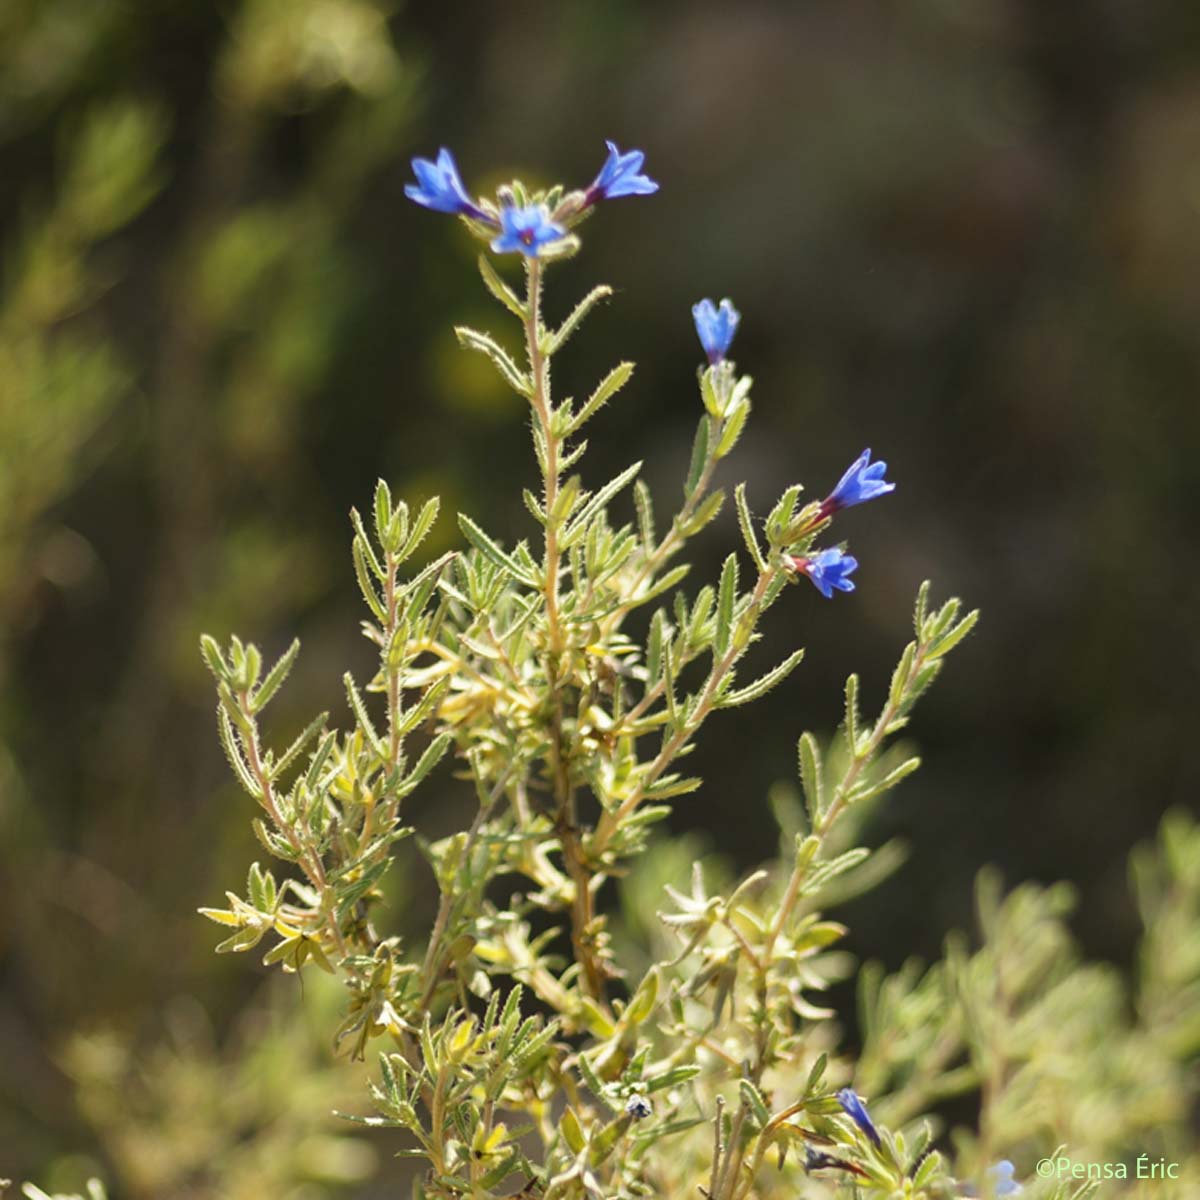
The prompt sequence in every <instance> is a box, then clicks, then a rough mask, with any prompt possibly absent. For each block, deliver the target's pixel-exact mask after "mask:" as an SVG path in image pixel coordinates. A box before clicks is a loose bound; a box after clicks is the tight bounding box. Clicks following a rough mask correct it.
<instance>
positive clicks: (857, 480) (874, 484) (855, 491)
mask: <svg viewBox="0 0 1200 1200" xmlns="http://www.w3.org/2000/svg"><path fill="white" fill-rule="evenodd" d="M886 470H887V463H885V462H875V463H873V462H872V461H871V451H870V450H864V451H863V452H862V453H861V454H860V455H859V456H858V457H857V458H856V459H855V460H854V462H853V463H851V465H850V469H849V470H848V471H847V472H846V473H845V475H843V476H842V478H841V480H840V481H839V482H838V485H837V487H835V488H834V489H833V491H832V492H830V493H829V495H828V496H826V498H825V499H824V501H822V503H821V515H822V516H825V517H827V516H829V514H830V513H835V512H837V511H838V509H841V508H850V507H852V506H853V505H855V504H862V503H863V502H864V501H866V500H874V499H875V497H876V496H886V495H887V493H888V492H893V491H895V490H896V485H895V484H894V483H888V482H887V480H886V479H884V477H883V474H884V472H885V471H886Z"/></svg>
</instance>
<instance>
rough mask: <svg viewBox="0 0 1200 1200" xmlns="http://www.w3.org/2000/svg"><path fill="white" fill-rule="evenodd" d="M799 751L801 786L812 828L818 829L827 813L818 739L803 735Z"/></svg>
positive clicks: (807, 734)
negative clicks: (822, 816) (824, 814)
mask: <svg viewBox="0 0 1200 1200" xmlns="http://www.w3.org/2000/svg"><path fill="white" fill-rule="evenodd" d="M797 751H798V756H799V759H800V784H801V786H802V787H803V789H804V799H805V801H806V803H807V807H808V820H809V824H810V825H811V827H812V828H813V829H816V828H817V826H818V825H819V824H820V821H821V815H822V814H823V813H824V811H825V794H824V791H825V783H824V776H823V772H822V770H821V751H820V749H819V748H818V746H817V739H816V738H815V737H813V735H812V734H811V733H804V734H802V735H801V737H800V741H799V744H798V745H797Z"/></svg>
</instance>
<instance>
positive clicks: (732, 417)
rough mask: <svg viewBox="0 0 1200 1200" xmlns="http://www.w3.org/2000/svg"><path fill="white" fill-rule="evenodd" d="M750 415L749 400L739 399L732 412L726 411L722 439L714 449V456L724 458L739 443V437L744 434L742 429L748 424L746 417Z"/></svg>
mask: <svg viewBox="0 0 1200 1200" xmlns="http://www.w3.org/2000/svg"><path fill="white" fill-rule="evenodd" d="M749 415H750V401H749V400H741V401H739V402H738V403H737V404H735V405H734V406H733V409H732V410H731V411H730V412H728V413H726V415H725V423H724V426H723V428H722V430H721V437H720V440H719V441H718V442H717V448H716V450H715V451H713V458H715V459H722V458H724V457H725V456H726V455H727V454H728V453H729V452H730V451H731V450H732V449H733V448H734V446H736V445H737V443H738V438H740V437H741V436H742V430H743V429H744V428H745V426H746V418H747V417H748V416H749Z"/></svg>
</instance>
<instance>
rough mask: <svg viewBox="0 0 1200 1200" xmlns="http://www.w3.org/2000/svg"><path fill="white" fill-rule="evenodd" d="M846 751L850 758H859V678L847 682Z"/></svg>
mask: <svg viewBox="0 0 1200 1200" xmlns="http://www.w3.org/2000/svg"><path fill="white" fill-rule="evenodd" d="M845 730H846V749H847V750H849V751H850V756H851V757H852V758H856V757H857V756H858V676H857V675H851V676H850V677H849V678H848V679H847V680H846V724H845Z"/></svg>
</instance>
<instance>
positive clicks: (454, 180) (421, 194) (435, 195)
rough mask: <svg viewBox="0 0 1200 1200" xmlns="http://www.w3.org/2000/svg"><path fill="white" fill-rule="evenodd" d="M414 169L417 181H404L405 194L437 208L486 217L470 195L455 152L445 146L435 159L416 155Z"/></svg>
mask: <svg viewBox="0 0 1200 1200" xmlns="http://www.w3.org/2000/svg"><path fill="white" fill-rule="evenodd" d="M412 169H413V174H414V175H415V176H416V177H417V182H416V183H407V184H405V185H404V194H405V195H406V196H407V197H408V198H409V199H410V200H412V201H414V202H415V203H417V204H420V205H421V206H422V207H424V208H431V209H433V211H434V212H444V213H465V214H467V215H468V216H472V217H476V218H483V219H486V217H485V214H484V213H483V212H482V211H481V210H480V209H479V208H478V207H477V206H476V205H475V203H474V202H473V201H472V200H471V198H470V196H468V195H467V189H466V188H464V187H463V181H462V178H461V177H460V176H459V173H458V164H457V163H456V162H455V161H454V155H453V154H451V153H450V151H449V150H447V149H446V147H445V146H443V147H442V148H441V150H439V151H438V156H437V161H436V162H434V161H433V160H432V159H429V158H414V159H413V160H412Z"/></svg>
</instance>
